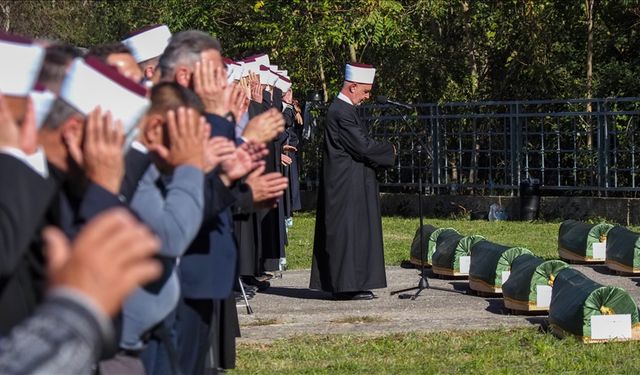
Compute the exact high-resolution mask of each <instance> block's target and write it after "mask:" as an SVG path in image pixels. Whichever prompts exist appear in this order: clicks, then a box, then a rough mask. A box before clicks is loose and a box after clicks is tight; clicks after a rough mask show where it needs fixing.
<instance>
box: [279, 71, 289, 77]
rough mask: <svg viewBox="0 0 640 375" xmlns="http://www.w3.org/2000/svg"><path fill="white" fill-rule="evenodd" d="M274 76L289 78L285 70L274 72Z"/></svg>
mask: <svg viewBox="0 0 640 375" xmlns="http://www.w3.org/2000/svg"><path fill="white" fill-rule="evenodd" d="M276 74H277V75H279V76H283V77H289V72H287V71H286V70H276Z"/></svg>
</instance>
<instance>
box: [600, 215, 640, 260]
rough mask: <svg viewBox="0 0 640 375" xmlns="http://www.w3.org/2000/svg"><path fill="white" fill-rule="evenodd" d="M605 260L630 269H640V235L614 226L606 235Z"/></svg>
mask: <svg viewBox="0 0 640 375" xmlns="http://www.w3.org/2000/svg"><path fill="white" fill-rule="evenodd" d="M607 260H611V261H614V262H616V263H620V264H621V265H623V266H627V267H629V268H630V271H632V269H637V268H640V233H636V232H632V231H630V230H629V229H627V228H624V227H621V226H615V227H613V228H611V230H609V233H608V234H607Z"/></svg>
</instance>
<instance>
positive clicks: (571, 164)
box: [301, 98, 640, 196]
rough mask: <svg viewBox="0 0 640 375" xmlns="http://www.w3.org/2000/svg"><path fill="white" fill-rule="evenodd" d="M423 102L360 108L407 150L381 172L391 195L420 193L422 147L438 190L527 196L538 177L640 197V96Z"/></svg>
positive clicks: (550, 188)
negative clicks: (526, 186) (521, 190)
mask: <svg viewBox="0 0 640 375" xmlns="http://www.w3.org/2000/svg"><path fill="white" fill-rule="evenodd" d="M413 107H414V110H402V109H397V108H395V107H392V106H389V105H366V106H362V107H361V108H360V111H361V117H362V119H363V120H364V121H365V122H366V124H367V125H368V126H369V130H370V132H371V134H372V135H373V136H374V137H375V138H377V139H385V140H389V141H391V142H393V143H394V144H395V145H396V147H397V149H398V158H397V161H396V165H395V167H394V168H391V169H387V170H384V171H380V172H379V173H380V174H379V180H380V182H381V184H380V186H381V190H383V191H412V190H415V189H416V187H417V183H418V160H417V155H416V149H417V146H418V145H419V144H422V145H424V150H425V152H424V153H423V154H424V155H425V158H424V164H423V167H424V169H423V172H424V173H423V181H424V182H425V186H426V189H427V191H428V192H430V193H440V194H445V193H448V194H452V193H453V194H480V195H487V194H489V195H517V191H518V186H519V184H520V182H521V181H522V180H524V179H527V178H534V179H538V180H539V181H540V185H541V190H542V191H543V193H544V194H550V195H567V194H569V195H591V196H636V195H640V194H638V193H639V192H640V189H639V188H638V185H639V184H640V176H639V175H638V172H639V170H638V168H639V165H638V164H637V162H636V160H638V161H640V128H639V127H638V120H639V119H640V98H615V99H591V100H585V99H575V100H538V101H503V102H473V103H444V104H417V105H414V106H413ZM326 110H327V108H326V107H316V108H315V109H313V110H312V111H311V113H312V114H313V116H311V117H312V118H315V123H316V124H317V125H318V126H317V127H315V129H314V130H313V131H312V132H311V133H310V134H311V137H310V139H308V140H307V141H306V144H305V145H304V147H303V154H302V157H303V163H302V164H303V166H302V171H301V172H302V173H301V178H302V186H303V187H306V188H307V189H313V188H315V187H317V185H318V182H319V166H320V164H321V158H322V137H323V128H324V115H325V114H326Z"/></svg>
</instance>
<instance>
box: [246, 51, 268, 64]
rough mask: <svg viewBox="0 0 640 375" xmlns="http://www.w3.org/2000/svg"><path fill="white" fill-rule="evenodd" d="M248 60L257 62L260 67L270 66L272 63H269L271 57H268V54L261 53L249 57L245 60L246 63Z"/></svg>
mask: <svg viewBox="0 0 640 375" xmlns="http://www.w3.org/2000/svg"><path fill="white" fill-rule="evenodd" d="M247 60H255V61H256V62H257V63H258V66H260V65H266V66H269V64H270V62H269V55H267V54H266V53H261V54H259V55H253V56H249V57H247V58H246V59H245V61H247Z"/></svg>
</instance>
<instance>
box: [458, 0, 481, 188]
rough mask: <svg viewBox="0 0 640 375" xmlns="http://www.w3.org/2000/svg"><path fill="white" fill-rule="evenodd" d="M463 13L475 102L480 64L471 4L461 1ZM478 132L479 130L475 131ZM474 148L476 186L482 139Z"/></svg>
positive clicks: (473, 180) (471, 175)
mask: <svg viewBox="0 0 640 375" xmlns="http://www.w3.org/2000/svg"><path fill="white" fill-rule="evenodd" d="M460 4H461V5H462V12H463V13H464V26H463V30H464V43H463V46H464V47H463V48H465V49H466V50H467V64H468V67H469V78H470V80H471V82H469V84H470V85H469V98H468V99H469V100H474V99H475V95H476V92H477V90H478V63H477V58H476V55H477V51H476V48H475V43H474V39H473V34H472V30H471V14H470V13H471V12H470V10H469V2H468V1H466V0H464V1H461V2H460ZM473 130H474V131H476V130H477V129H475V127H474V129H473ZM473 138H474V141H473V148H472V149H471V170H470V171H469V183H471V184H475V183H476V178H477V176H478V150H480V138H479V137H476V136H474V137H473Z"/></svg>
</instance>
